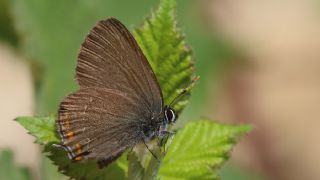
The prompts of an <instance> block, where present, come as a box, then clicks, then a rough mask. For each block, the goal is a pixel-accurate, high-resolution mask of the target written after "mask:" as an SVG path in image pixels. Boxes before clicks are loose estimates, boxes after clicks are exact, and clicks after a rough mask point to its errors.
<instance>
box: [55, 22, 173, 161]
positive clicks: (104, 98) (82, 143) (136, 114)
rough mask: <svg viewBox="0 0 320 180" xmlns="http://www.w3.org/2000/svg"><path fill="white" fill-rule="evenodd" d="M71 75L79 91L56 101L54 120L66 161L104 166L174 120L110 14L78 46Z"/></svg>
mask: <svg viewBox="0 0 320 180" xmlns="http://www.w3.org/2000/svg"><path fill="white" fill-rule="evenodd" d="M76 79H77V82H78V84H79V85H80V89H79V90H78V91H76V92H73V93H71V94H69V95H68V96H67V97H66V98H65V99H64V100H63V101H62V102H61V104H60V108H59V111H58V119H57V123H56V124H57V132H58V134H59V135H60V136H61V141H62V143H61V144H60V145H58V146H59V147H62V148H63V149H64V150H65V151H66V152H67V154H68V157H69V158H70V159H73V160H82V159H94V160H96V161H97V162H98V164H99V165H100V166H101V167H102V166H106V165H108V164H109V163H111V162H113V161H114V160H116V159H117V158H118V157H119V156H120V155H121V154H122V153H123V152H124V151H125V150H126V149H128V148H131V147H134V146H135V145H136V144H138V143H141V142H144V143H145V142H148V141H150V140H152V139H154V138H156V137H162V136H163V135H164V134H166V132H167V126H168V124H170V123H173V122H175V120H176V117H177V116H176V115H175V112H174V110H173V109H172V108H170V107H169V106H164V104H163V96H162V92H161V89H160V86H159V83H158V81H157V79H156V76H155V74H154V72H153V71H152V68H151V66H150V65H149V63H148V61H147V59H146V58H145V56H144V55H143V53H142V51H141V49H140V48H139V46H138V44H137V42H136V41H135V40H134V38H133V36H132V35H131V34H130V32H129V31H128V30H127V29H126V28H125V26H124V25H122V24H121V23H120V22H119V21H118V20H116V19H114V18H110V19H107V20H103V21H100V22H98V23H97V25H96V26H95V27H94V28H93V29H92V30H91V32H90V33H89V34H88V36H87V37H86V39H85V41H84V42H83V44H82V45H81V49H80V53H79V56H78V63H77V67H76Z"/></svg>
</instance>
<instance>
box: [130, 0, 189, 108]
mask: <svg viewBox="0 0 320 180" xmlns="http://www.w3.org/2000/svg"><path fill="white" fill-rule="evenodd" d="M133 34H134V36H135V39H136V40H137V42H138V44H139V46H140V47H141V48H142V51H143V52H144V54H145V56H146V57H147V59H148V60H149V63H150V65H151V66H152V69H153V71H154V72H155V74H156V76H157V79H158V81H159V83H160V86H161V89H162V93H163V96H164V101H165V104H170V103H171V102H172V101H173V99H174V98H175V97H177V95H178V94H179V93H180V92H181V90H182V89H184V88H187V87H188V86H190V85H191V84H192V75H193V73H194V68H193V63H192V53H191V50H190V49H189V48H188V47H187V46H186V43H185V41H184V37H183V35H182V33H181V32H180V30H179V29H178V28H177V26H176V18H175V0H161V3H160V6H159V8H158V9H157V10H156V11H155V12H153V13H152V15H151V17H148V18H146V20H145V21H144V23H143V25H142V27H140V28H136V29H135V31H134V32H133ZM188 95H189V92H188ZM188 95H186V96H184V98H183V99H182V100H180V101H179V103H177V104H176V106H174V108H175V110H176V111H178V112H180V111H181V110H182V109H183V107H184V106H185V105H186V103H187V99H188Z"/></svg>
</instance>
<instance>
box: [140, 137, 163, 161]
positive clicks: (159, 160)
mask: <svg viewBox="0 0 320 180" xmlns="http://www.w3.org/2000/svg"><path fill="white" fill-rule="evenodd" d="M143 143H144V145H145V146H146V147H147V149H148V150H149V152H150V153H151V154H152V156H153V157H154V158H155V159H156V160H157V161H158V162H159V163H160V160H159V158H158V157H157V156H156V155H155V154H154V153H153V152H152V151H151V150H150V149H149V147H148V145H147V143H146V142H145V141H144V140H143Z"/></svg>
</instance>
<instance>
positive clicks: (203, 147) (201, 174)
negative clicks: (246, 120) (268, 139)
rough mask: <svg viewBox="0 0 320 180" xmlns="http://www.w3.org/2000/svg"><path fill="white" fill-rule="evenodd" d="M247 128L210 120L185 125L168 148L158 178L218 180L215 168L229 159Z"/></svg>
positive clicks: (248, 129) (246, 126) (249, 128)
mask: <svg viewBox="0 0 320 180" xmlns="http://www.w3.org/2000/svg"><path fill="white" fill-rule="evenodd" d="M251 129H252V127H251V126H249V125H225V124H220V123H217V122H213V121H209V120H199V121H194V122H191V123H189V124H187V125H186V126H185V127H184V128H183V129H182V130H181V131H179V132H178V133H177V134H176V135H175V138H174V140H173V142H172V144H171V146H170V147H169V150H168V152H167V155H166V156H165V158H164V160H163V163H162V166H161V168H160V171H159V177H161V178H163V179H217V176H218V175H217V169H218V168H219V167H220V166H221V165H222V164H223V163H224V162H225V161H226V160H227V159H228V158H229V153H230V151H231V149H232V147H233V146H234V145H235V144H236V142H237V140H238V139H239V138H240V137H241V136H242V135H244V134H245V133H247V132H249V131H250V130H251Z"/></svg>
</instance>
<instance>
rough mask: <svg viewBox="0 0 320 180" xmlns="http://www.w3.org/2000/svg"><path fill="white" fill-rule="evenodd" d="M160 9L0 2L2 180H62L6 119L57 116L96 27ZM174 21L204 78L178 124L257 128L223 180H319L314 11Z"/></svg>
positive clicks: (186, 0) (186, 16)
mask: <svg viewBox="0 0 320 180" xmlns="http://www.w3.org/2000/svg"><path fill="white" fill-rule="evenodd" d="M158 4H159V1H158V0H135V1H129V0H126V1H125V0H91V1H88V0H56V1H49V0H42V1H41V0H28V1H24V0H0V83H1V86H0V99H1V102H0V112H1V114H2V118H1V119H0V149H4V148H7V147H8V148H11V149H12V150H13V152H14V155H15V157H16V159H13V155H12V154H11V153H10V152H9V151H8V150H4V151H3V152H2V153H0V179H14V178H15V179H24V178H25V179H28V178H30V177H32V178H34V179H59V178H61V176H59V175H57V173H56V169H55V168H54V167H52V166H51V165H50V162H48V161H46V160H44V159H43V158H42V157H41V155H40V154H41V153H40V150H39V147H38V146H36V145H34V144H32V141H33V138H32V137H30V136H29V135H27V134H26V132H25V130H24V129H22V127H20V126H19V125H18V124H17V123H15V122H13V121H12V119H14V118H15V117H16V116H20V115H49V114H54V113H56V110H57V106H58V103H59V102H60V101H61V100H62V98H63V97H64V96H65V95H67V94H68V93H69V92H71V91H73V90H75V89H76V88H77V86H76V84H75V81H74V75H75V71H74V68H75V63H76V57H77V53H78V51H79V47H80V44H81V42H82V41H83V39H84V37H85V35H86V34H87V33H88V31H89V30H90V28H92V27H93V25H94V24H95V23H96V22H97V21H98V20H101V19H105V18H107V17H111V16H112V17H116V18H117V19H119V20H121V21H122V22H123V23H124V24H125V25H126V26H127V27H129V28H130V29H132V28H133V27H134V26H139V25H140V24H142V22H143V20H144V18H145V17H146V16H148V15H149V14H150V12H151V9H155V8H156V7H157V5H158ZM177 19H178V26H179V27H180V28H181V30H182V32H184V34H185V36H186V41H187V43H188V45H190V46H191V48H192V50H193V51H194V58H195V62H196V64H195V66H196V71H197V74H198V75H200V77H201V79H200V81H199V82H198V84H197V86H196V88H195V89H194V90H193V92H192V97H191V100H190V103H189V105H188V106H187V108H186V109H185V110H184V112H183V114H182V116H181V118H180V119H179V124H180V125H183V124H184V123H185V121H187V120H194V119H197V118H199V117H201V116H205V117H209V118H210V119H215V120H219V121H224V122H232V123H239V122H240V123H251V124H253V125H255V126H256V129H255V131H254V132H253V133H251V134H250V135H249V137H247V138H246V140H245V141H243V142H242V143H240V145H239V146H237V147H236V148H235V151H234V152H233V154H232V156H233V158H232V159H231V161H229V162H228V163H227V164H226V165H225V166H224V167H223V168H222V171H221V177H222V179H226V180H229V179H230V180H232V179H267V178H270V179H281V180H283V179H284V180H286V179H290V180H292V179H293V180H295V179H301V178H306V179H311V180H312V179H319V178H320V176H319V173H318V170H317V168H316V167H317V165H319V164H320V159H319V158H314V156H316V154H317V152H318V151H319V150H320V147H319V145H316V144H314V143H311V142H317V139H316V138H317V137H319V136H320V134H319V133H320V132H319V130H318V128H317V127H319V122H318V119H319V118H320V115H319V113H318V112H319V107H320V104H319V102H320V97H319V95H318V94H319V93H318V92H319V90H320V83H319V78H318V77H319V72H320V71H319V68H320V61H319V59H320V54H319V52H320V51H319V47H320V39H319V38H318V37H319V36H318V35H319V33H320V23H319V22H320V21H319V19H320V14H319V2H318V1H314V0H306V1H295V0H289V1H284V0H283V1H259V2H257V1H254V0H244V1H241V2H239V1H236V0H198V1H192V0H177ZM289 124H290V126H288V125H289ZM305 139H310V141H305ZM301 154H304V155H303V157H301ZM22 166H23V167H27V169H28V170H27V169H26V168H21V167H22ZM1 172H6V173H1ZM15 172H19V173H15ZM298 172H299V173H298Z"/></svg>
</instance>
